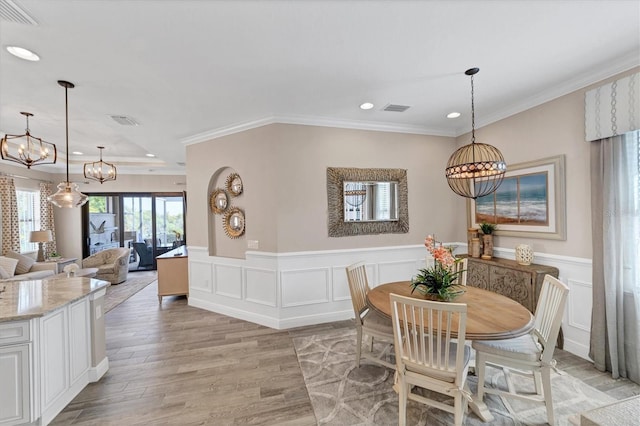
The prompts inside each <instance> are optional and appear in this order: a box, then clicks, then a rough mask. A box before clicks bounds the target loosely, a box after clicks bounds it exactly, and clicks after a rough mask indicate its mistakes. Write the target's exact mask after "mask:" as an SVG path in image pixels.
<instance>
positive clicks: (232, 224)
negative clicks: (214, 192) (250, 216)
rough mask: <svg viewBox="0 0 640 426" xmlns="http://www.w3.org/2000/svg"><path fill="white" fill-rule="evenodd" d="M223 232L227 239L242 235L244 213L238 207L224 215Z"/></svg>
mask: <svg viewBox="0 0 640 426" xmlns="http://www.w3.org/2000/svg"><path fill="white" fill-rule="evenodd" d="M224 232H225V233H226V234H227V236H228V237H229V238H238V237H240V236H242V235H243V234H244V212H243V211H242V209H239V208H238V207H232V208H230V209H229V210H228V211H227V213H226V214H225V215H224Z"/></svg>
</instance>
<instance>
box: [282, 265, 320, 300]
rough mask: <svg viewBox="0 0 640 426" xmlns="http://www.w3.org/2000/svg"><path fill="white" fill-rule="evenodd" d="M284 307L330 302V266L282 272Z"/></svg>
mask: <svg viewBox="0 0 640 426" xmlns="http://www.w3.org/2000/svg"><path fill="white" fill-rule="evenodd" d="M280 283H281V288H282V307H283V308H288V307H292V306H300V305H315V304H318V303H327V302H329V300H330V298H331V295H330V291H329V290H330V288H331V282H330V275H329V268H316V269H298V270H288V271H282V272H280Z"/></svg>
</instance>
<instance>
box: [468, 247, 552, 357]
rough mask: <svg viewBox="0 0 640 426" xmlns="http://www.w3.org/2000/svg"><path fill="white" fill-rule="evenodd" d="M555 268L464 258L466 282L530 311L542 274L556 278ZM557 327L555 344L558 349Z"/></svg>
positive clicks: (509, 261)
mask: <svg viewBox="0 0 640 426" xmlns="http://www.w3.org/2000/svg"><path fill="white" fill-rule="evenodd" d="M558 273H559V271H558V268H555V267H553V266H546V265H537V264H531V265H519V264H518V263H517V262H516V261H515V260H510V259H500V258H496V257H494V258H492V259H490V260H486V259H481V258H474V257H468V264H467V285H471V286H474V287H479V288H482V289H485V290H490V291H493V292H495V293H499V294H502V295H504V296H507V297H509V298H511V299H513V300H515V301H516V302H518V303H520V304H521V305H522V306H524V307H526V308H527V309H529V311H531V312H532V313H534V312H535V311H536V306H537V304H538V297H539V296H540V290H541V289H542V283H543V281H544V276H545V275H546V274H549V275H551V276H552V277H555V278H558ZM563 340H564V339H563V335H562V330H560V335H559V337H558V347H559V348H561V349H562V346H563Z"/></svg>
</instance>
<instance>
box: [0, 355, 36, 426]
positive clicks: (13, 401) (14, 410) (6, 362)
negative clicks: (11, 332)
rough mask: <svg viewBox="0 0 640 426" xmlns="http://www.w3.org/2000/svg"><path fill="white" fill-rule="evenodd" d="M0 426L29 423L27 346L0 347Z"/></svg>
mask: <svg viewBox="0 0 640 426" xmlns="http://www.w3.org/2000/svg"><path fill="white" fill-rule="evenodd" d="M0 378H1V381H2V386H1V387H0V425H5V424H6V425H17V424H22V423H28V422H29V395H30V393H29V379H30V378H29V344H28V343H27V344H22V345H14V346H3V347H0Z"/></svg>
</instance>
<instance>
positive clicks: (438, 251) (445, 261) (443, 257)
mask: <svg viewBox="0 0 640 426" xmlns="http://www.w3.org/2000/svg"><path fill="white" fill-rule="evenodd" d="M424 245H425V247H426V248H427V250H429V253H431V256H433V258H434V259H435V260H436V262H439V263H440V264H441V265H442V266H445V267H447V268H450V267H451V266H453V264H454V263H456V258H455V257H453V254H452V253H451V251H452V250H451V248H450V247H445V246H443V245H442V244H440V245H438V246H437V247H436V242H435V240H434V238H433V236H431V235H427V238H425V239H424Z"/></svg>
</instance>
